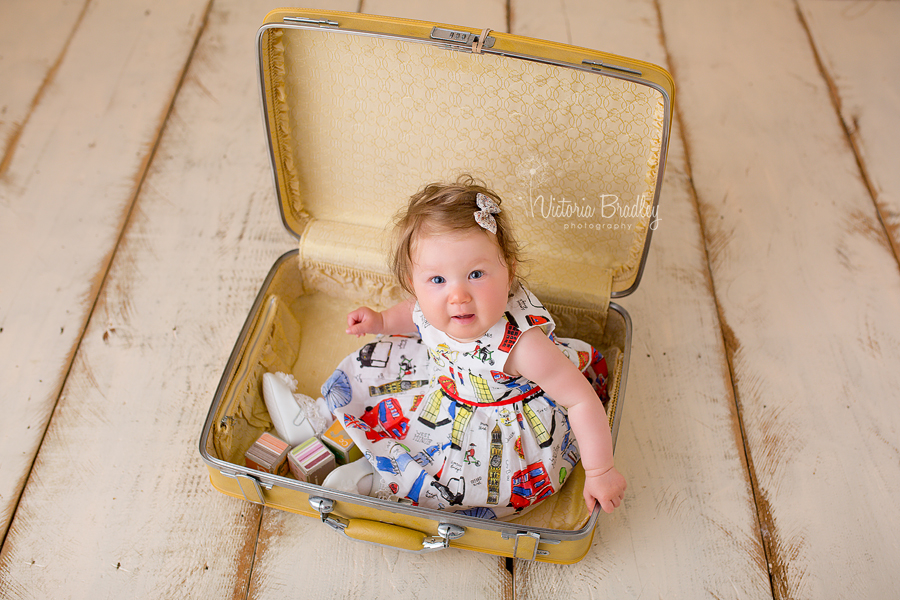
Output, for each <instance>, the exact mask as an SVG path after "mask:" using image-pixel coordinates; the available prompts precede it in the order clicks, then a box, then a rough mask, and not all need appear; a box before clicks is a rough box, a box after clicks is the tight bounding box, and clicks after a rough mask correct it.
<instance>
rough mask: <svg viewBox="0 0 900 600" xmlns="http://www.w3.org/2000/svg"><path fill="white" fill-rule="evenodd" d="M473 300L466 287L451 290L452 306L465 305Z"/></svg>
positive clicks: (455, 287) (457, 286) (458, 286)
mask: <svg viewBox="0 0 900 600" xmlns="http://www.w3.org/2000/svg"><path fill="white" fill-rule="evenodd" d="M471 299H472V296H471V295H470V294H469V292H468V290H467V289H466V286H465V285H455V286H453V288H452V289H451V290H450V302H451V303H452V304H465V303H466V302H469V301H470V300H471Z"/></svg>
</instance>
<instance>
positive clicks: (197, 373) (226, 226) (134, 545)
mask: <svg viewBox="0 0 900 600" xmlns="http://www.w3.org/2000/svg"><path fill="white" fill-rule="evenodd" d="M134 4H136V3H132V5H134ZM119 5H120V6H124V5H125V3H119ZM269 7H270V3H267V2H262V1H257V2H254V3H248V2H245V1H243V0H241V1H233V2H217V3H216V4H215V6H214V10H213V11H212V13H211V14H210V16H209V20H208V24H207V25H206V27H205V30H204V34H203V36H202V41H201V43H200V45H199V46H198V48H197V50H196V52H195V53H194V56H193V60H192V62H191V68H190V70H189V72H188V73H187V75H186V77H185V81H184V85H183V86H182V88H181V91H180V92H179V94H178V98H177V102H176V105H175V107H174V108H173V110H172V112H171V115H170V117H169V119H168V121H167V123H166V128H165V132H164V135H163V137H162V141H161V142H160V145H159V148H158V150H157V152H156V154H155V158H154V161H153V165H152V167H151V168H150V169H149V172H148V175H147V179H146V181H145V182H144V184H143V185H142V186H141V194H140V198H139V200H138V202H137V206H136V207H135V209H134V211H133V213H132V214H131V218H130V219H129V221H128V225H127V228H126V231H125V233H124V235H123V239H122V242H121V244H120V247H119V249H118V251H117V253H116V256H115V259H114V261H113V263H112V266H111V269H110V272H109V275H108V277H107V279H106V281H105V285H104V286H103V290H102V293H101V294H100V296H99V298H98V300H97V305H96V308H95V310H94V312H93V315H92V317H91V320H90V323H89V325H88V327H87V329H86V331H85V334H84V339H83V341H82V343H81V345H80V348H79V351H78V353H77V357H76V359H75V360H74V364H73V366H72V371H71V374H70V376H69V377H68V379H67V381H66V385H65V388H64V390H63V393H62V395H61V398H60V401H59V405H58V407H57V410H56V413H55V414H54V417H53V419H52V422H51V425H50V427H49V428H48V431H47V435H46V438H45V440H44V443H43V445H42V447H41V452H40V454H39V456H38V458H37V460H36V462H35V466H34V471H33V474H32V477H31V478H30V479H29V482H28V485H27V486H26V490H25V492H24V493H23V495H22V500H21V502H20V504H19V509H18V511H17V513H16V517H15V519H14V521H13V523H12V525H11V526H10V529H9V533H8V536H7V538H6V542H5V544H4V546H3V550H2V554H0V581H2V587H3V592H2V594H0V595H3V596H4V597H16V598H20V597H58V596H59V595H60V590H65V592H64V593H65V596H66V597H69V598H203V599H206V598H223V597H225V598H231V597H234V598H245V597H246V594H247V585H248V582H249V578H250V573H251V569H252V560H253V555H254V552H255V546H256V538H257V533H258V529H259V515H260V511H259V510H258V509H257V508H256V507H255V506H253V505H249V504H247V503H244V502H238V501H236V500H234V499H231V498H228V497H225V496H223V495H221V494H219V493H218V492H215V491H214V490H213V489H212V487H211V486H210V485H209V480H208V478H207V473H206V469H205V467H204V466H203V464H202V462H201V460H200V458H199V456H198V453H197V440H198V437H199V434H200V428H201V426H202V423H203V421H204V418H205V415H206V412H207V410H208V408H209V405H210V402H211V400H212V395H213V392H214V389H215V386H216V383H217V380H218V378H219V376H220V373H221V371H222V369H223V367H224V365H225V362H226V360H227V357H228V354H229V352H230V350H231V347H232V345H233V343H234V341H235V339H236V337H237V334H238V331H239V330H240V327H241V324H242V323H243V320H244V319H245V317H246V315H247V312H248V310H249V307H250V305H251V304H252V300H253V298H254V296H255V294H256V292H257V290H258V288H259V285H260V283H261V281H262V279H263V277H264V276H265V274H266V271H267V270H268V267H269V266H270V265H271V264H272V262H273V260H274V259H275V257H277V255H278V254H280V253H281V252H282V251H284V250H285V249H286V248H289V247H290V246H291V245H292V239H293V238H291V237H290V236H289V235H288V234H287V233H286V232H285V231H284V230H283V228H282V226H281V223H280V221H279V219H278V217H277V212H276V209H275V202H274V195H273V192H272V184H271V175H270V169H269V165H268V162H267V155H266V151H265V146H264V143H263V137H264V136H263V133H262V123H261V119H260V115H259V98H258V91H257V90H258V87H257V85H256V78H255V71H254V56H253V39H254V36H255V33H256V29H257V26H258V23H260V22H261V20H262V17H263V15H264V14H265V13H266V11H267V10H268V8H269ZM101 8H102V7H100V6H97V7H96V10H97V11H98V13H99V12H100V9H101ZM187 8H188V7H187V6H185V4H184V2H175V3H172V5H171V6H168V7H167V6H165V5H163V4H162V3H155V4H154V5H153V7H152V8H151V11H152V14H155V15H157V17H156V18H159V19H161V20H162V22H163V24H164V25H165V27H163V29H164V30H174V31H180V32H181V33H180V35H183V34H184V31H183V28H184V25H185V23H186V22H188V21H190V17H189V15H188V13H186V12H184V11H186V10H187ZM201 8H202V7H201ZM145 10H146V7H145V5H143V4H141V8H140V13H139V14H138V15H131V16H130V17H129V19H132V18H133V19H136V20H137V21H139V22H140V21H141V19H143V18H144V17H143V13H144V11H145ZM107 14H108V12H107ZM148 18H149V17H148ZM202 18H203V13H195V15H194V17H193V21H194V24H195V26H196V25H197V22H198V21H200V20H202ZM89 19H90V15H88V17H87V18H86V20H85V30H86V31H88V32H91V33H92V34H93V35H94V36H95V37H98V38H100V37H102V36H103V35H105V34H107V33H108V32H106V31H105V29H104V28H97V27H91V28H88V27H86V25H87V22H88V20H89ZM129 19H125V18H124V16H123V15H122V14H119V15H117V18H115V19H113V21H114V22H113V23H109V24H107V28H109V29H115V27H114V25H118V26H122V25H124V23H125V22H126V21H127V20H129ZM130 37H132V38H136V39H146V40H147V41H148V42H149V43H150V44H151V45H152V46H153V47H154V48H155V47H157V46H159V45H162V46H170V45H171V46H174V45H176V40H170V39H169V38H167V37H165V31H145V30H139V31H137V32H135V31H132V32H131V33H130ZM162 40H167V41H166V42H165V43H162V44H161V41H162ZM76 45H77V44H76V43H75V41H73V45H72V48H71V49H70V53H69V57H71V56H73V54H74V51H75V47H76ZM119 45H120V46H121V40H120V41H119ZM126 47H127V46H126ZM138 50H140V52H139V51H138ZM172 51H174V49H173V48H167V49H166V50H150V49H142V48H138V49H136V50H135V52H134V54H139V53H146V54H148V56H147V57H146V58H145V59H146V60H150V61H153V62H158V61H161V60H162V58H163V57H162V56H159V55H158V54H157V53H158V52H166V53H168V52H172ZM116 64H118V63H113V66H115V65H116ZM126 64H127V63H126ZM113 66H111V65H110V63H105V64H104V63H103V62H102V61H97V62H95V63H94V65H93V67H94V69H96V70H107V69H112V68H113ZM139 67H140V65H135V67H134V69H135V72H134V74H133V75H129V76H127V77H126V76H124V75H123V76H122V77H126V79H125V80H124V81H120V83H121V84H122V85H123V86H125V87H129V86H135V87H134V89H131V90H129V91H128V94H129V96H130V94H148V95H149V94H151V92H150V90H146V89H144V87H143V86H142V85H138V84H137V83H132V82H131V78H132V77H134V78H135V79H141V78H142V77H145V76H146V77H150V75H149V74H146V68H144V69H141V68H139ZM121 68H122V65H121V64H118V67H117V68H116V69H113V70H114V71H119V70H121ZM167 68H168V70H169V75H170V77H171V76H173V75H175V74H177V72H178V70H179V69H180V68H181V67H180V65H179V64H177V63H176V64H169V65H168V67H167ZM64 70H65V65H63V67H62V68H61V69H60V73H62V72H63V71H64ZM86 71H87V73H86V74H85V75H84V77H85V78H90V77H89V76H91V75H93V73H92V72H91V71H90V70H86ZM157 79H158V78H157ZM151 81H155V83H154V84H153V85H160V86H162V83H161V82H160V81H158V80H154V79H152V78H151ZM125 84H128V85H125ZM148 85H150V84H148ZM170 87H171V86H170ZM170 91H171V89H170ZM107 93H108V92H107ZM123 93H125V91H124V90H123ZM150 97H151V98H152V95H151V96H150ZM125 100H126V99H125V98H120V99H119V100H117V102H116V103H122V102H124V101H125ZM128 100H129V101H128V102H127V103H126V104H127V106H131V105H132V103H133V102H136V100H135V101H132V100H131V99H130V97H129V98H128ZM148 101H149V100H148ZM116 103H114V104H116ZM107 104H108V103H102V104H101V105H100V109H101V110H102V109H103V108H105V107H106V106H107ZM110 108H114V107H112V106H111V107H110ZM159 113H162V114H159ZM164 115H165V111H164V110H162V109H161V108H159V107H158V108H157V111H156V113H155V116H158V117H160V118H162V117H163V116H164ZM37 116H38V115H37V114H35V117H34V118H33V119H32V121H31V123H30V125H29V127H31V126H33V125H34V124H35V123H36V122H38V119H37ZM122 118H123V117H122V116H121V115H120V116H119V117H118V118H116V119H115V120H112V121H109V120H106V121H103V120H101V121H100V122H97V123H94V127H93V128H92V129H90V131H91V133H92V135H96V136H98V137H99V139H100V140H103V139H105V138H104V137H103V136H106V137H111V138H115V139H118V138H120V137H123V132H122V129H125V128H127V129H131V128H133V127H136V125H133V124H131V123H124V122H122ZM134 118H135V119H137V115H135V116H134ZM157 126H158V124H157ZM148 137H149V136H148ZM23 139H24V137H23ZM110 141H115V140H107V141H105V142H104V143H106V144H107V145H108V144H110ZM147 141H148V143H149V144H151V145H152V142H153V138H152V137H149V140H147ZM63 142H68V138H66V139H64V140H62V141H60V142H59V143H60V144H62V143H63ZM72 143H74V146H67V148H69V153H70V154H74V153H75V150H78V149H80V148H81V145H80V143H78V140H77V139H75V140H74V141H73V142H72ZM99 145H100V144H99V141H98V147H99ZM113 147H114V148H115V146H113ZM79 151H80V150H79ZM120 151H121V152H125V150H121V149H120ZM135 151H136V150H135V149H129V150H128V154H129V157H128V160H129V161H133V160H138V159H136V158H135V157H134V155H135ZM58 152H60V153H62V152H64V150H63V149H60V150H59V151H58ZM26 156H27V154H26V153H24V152H22V153H17V155H16V161H17V162H18V161H19V160H24V158H25V157H26ZM142 156H143V155H142ZM114 158H115V157H109V156H107V162H110V161H113V160H114ZM113 166H115V165H112V166H111V167H110V168H112V167H113ZM115 173H117V171H113V174H115ZM117 177H118V176H117ZM109 185H113V184H109ZM44 187H46V185H45V186H44ZM121 187H122V191H123V192H129V191H131V190H132V187H131V183H130V182H126V184H125V185H121ZM28 190H29V191H30V190H31V188H30V187H29V188H28ZM97 195H98V199H97V201H98V202H99V201H100V197H99V196H100V192H97ZM58 204H59V202H57V205H58ZM45 210H48V209H45ZM116 216H118V215H116ZM69 218H70V219H72V220H73V221H74V220H75V219H74V218H72V217H69ZM85 218H87V217H85ZM87 237H90V236H87ZM70 243H71V242H70ZM92 244H93V242H92V241H90V240H86V241H85V242H84V246H86V247H91V246H92ZM72 246H73V248H80V247H81V246H80V245H77V246H76V245H75V244H74V243H73V244H72ZM8 324H9V321H7V325H8ZM6 466H7V465H6V463H4V471H5V470H6Z"/></svg>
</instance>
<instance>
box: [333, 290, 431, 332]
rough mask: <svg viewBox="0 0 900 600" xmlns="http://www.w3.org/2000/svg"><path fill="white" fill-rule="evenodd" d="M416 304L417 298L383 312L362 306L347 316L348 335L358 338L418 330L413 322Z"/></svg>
mask: <svg viewBox="0 0 900 600" xmlns="http://www.w3.org/2000/svg"><path fill="white" fill-rule="evenodd" d="M415 304H416V300H415V298H410V299H408V300H404V301H403V302H400V303H399V304H395V305H394V306H392V307H390V308H388V309H385V310H383V311H381V312H378V311H377V310H372V309H371V308H369V307H368V306H361V307H359V308H357V309H356V310H354V311H353V312H351V313H350V314H348V315H347V331H346V333H349V334H350V335H355V336H356V337H360V336H363V335H366V334H367V333H374V334H387V335H392V334H398V333H411V332H413V331H415V330H416V325H415V323H413V320H412V311H413V307H414V306H415Z"/></svg>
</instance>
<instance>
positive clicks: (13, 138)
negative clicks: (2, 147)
mask: <svg viewBox="0 0 900 600" xmlns="http://www.w3.org/2000/svg"><path fill="white" fill-rule="evenodd" d="M90 3H91V0H85V2H84V5H83V6H82V7H81V11H80V12H79V13H78V17H76V19H75V24H74V25H73V26H72V30H71V31H70V32H69V35H68V37H67V38H66V41H65V43H64V44H63V47H62V50H60V52H59V55H58V56H57V57H56V60H55V61H54V62H53V64H52V65H51V66H50V68H49V69H48V70H47V73H46V74H45V75H44V80H43V81H42V82H41V85H40V87H38V90H37V92H36V93H35V94H34V97H33V98H32V99H31V104H30V105H29V106H28V111H27V112H26V113H25V118H24V119H22V122H21V123H18V124H16V125H15V126H14V127H13V130H12V131H11V132H10V134H9V137H8V138H7V139H6V152H4V153H3V159H2V160H0V180H2V179H3V175H4V174H5V173H6V169H7V168H8V167H9V163H11V162H12V159H13V155H14V154H15V153H16V146H17V145H18V144H19V138H20V137H21V135H22V130H24V129H25V126H26V125H27V124H28V121H29V120H30V119H31V114H32V113H33V112H34V108H35V107H36V106H37V105H38V104H39V103H40V102H41V98H43V97H44V92H45V91H46V90H47V86H48V85H49V84H50V82H51V81H53V78H54V77H55V76H56V72H57V70H59V65H60V64H62V61H63V59H64V58H65V57H66V54H67V53H68V52H69V45H70V44H71V43H72V38H74V37H75V32H76V31H78V28H79V27H80V26H81V21H82V20H84V15H85V14H86V13H87V9H88V6H89V5H90Z"/></svg>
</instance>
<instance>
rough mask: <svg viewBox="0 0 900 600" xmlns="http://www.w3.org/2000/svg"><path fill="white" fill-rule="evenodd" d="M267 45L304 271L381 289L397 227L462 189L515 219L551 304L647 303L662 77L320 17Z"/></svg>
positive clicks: (483, 34)
mask: <svg viewBox="0 0 900 600" xmlns="http://www.w3.org/2000/svg"><path fill="white" fill-rule="evenodd" d="M257 42H258V53H259V54H258V56H259V69H260V84H261V92H262V103H263V111H264V118H265V124H266V129H267V135H268V141H269V148H270V153H271V160H272V167H273V173H274V176H275V184H276V185H275V188H276V192H277V196H278V201H279V206H280V207H281V216H282V220H283V222H284V224H285V226H286V227H287V228H288V229H289V230H290V231H291V232H292V233H293V234H294V235H295V236H297V237H298V238H299V240H300V246H301V255H302V256H303V259H304V260H309V261H313V262H315V261H338V262H342V263H343V262H346V263H348V264H350V265H351V266H353V267H354V268H362V269H367V270H369V271H374V272H377V273H383V274H387V273H388V268H387V266H386V262H385V259H384V256H385V250H386V248H387V245H386V243H385V242H386V240H387V238H389V233H386V232H389V230H390V227H391V220H392V217H393V215H394V214H395V212H396V211H397V209H399V208H400V207H401V206H402V205H403V204H405V202H406V201H407V199H408V198H409V196H410V195H412V194H413V193H415V192H416V191H418V190H419V189H421V188H422V187H423V186H424V185H425V184H427V183H431V182H433V181H442V180H455V179H456V176H457V175H459V174H460V173H464V172H465V173H471V174H472V175H474V176H476V177H477V178H479V179H481V180H483V181H484V182H485V183H486V184H487V186H488V187H490V188H491V189H493V190H495V191H496V192H497V193H498V194H499V195H500V197H501V198H502V199H503V207H504V210H511V211H512V223H513V226H514V231H515V233H516V235H517V237H518V239H519V241H520V242H522V243H523V245H524V247H525V253H526V256H527V257H528V259H530V262H529V264H528V265H526V277H527V280H528V282H529V285H530V286H531V287H532V289H534V290H535V292H537V293H538V294H539V295H541V296H542V297H545V298H547V300H548V301H551V302H558V303H563V304H567V305H570V306H574V307H583V308H597V307H598V305H600V306H603V307H604V308H605V306H606V304H607V303H608V302H609V298H610V296H612V297H619V296H624V295H627V294H629V293H631V292H632V291H633V290H634V289H635V288H636V287H637V285H638V282H639V280H640V276H641V272H642V269H643V266H644V263H645V260H646V256H647V251H648V248H649V242H650V237H651V234H652V232H653V230H654V229H655V228H656V226H657V225H658V224H659V222H660V218H659V215H658V211H657V205H658V200H659V194H660V188H661V184H662V176H663V171H664V166H665V158H666V150H667V146H668V139H669V129H670V123H671V118H672V98H673V94H674V84H673V81H672V78H671V76H670V75H669V74H668V73H667V72H666V71H665V70H663V69H662V68H660V67H658V66H655V65H651V64H649V63H645V62H641V61H636V60H631V59H626V58H622V57H618V56H613V55H610V54H605V53H601V52H596V51H593V50H587V49H584V48H578V47H574V46H568V45H564V44H559V43H554V42H547V41H540V40H534V39H530V38H525V37H521V36H515V35H510V34H505V33H500V32H494V31H490V30H483V31H482V30H477V29H472V28H467V27H458V26H449V25H440V24H434V23H426V22H421V21H413V20H408V19H398V18H391V17H378V16H372V15H365V14H358V13H343V12H335V11H326V10H306V9H296V10H295V9H278V10H275V11H272V12H271V13H269V15H268V16H267V17H266V21H265V23H264V25H263V26H262V27H261V28H260V30H259V33H258V37H257Z"/></svg>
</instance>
